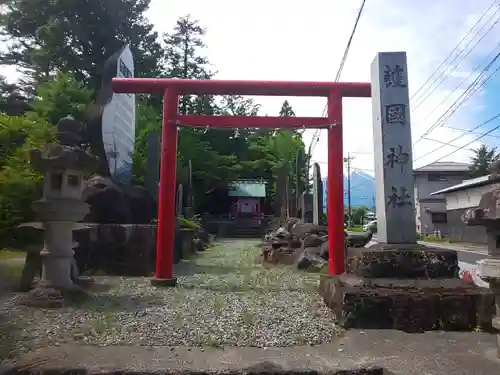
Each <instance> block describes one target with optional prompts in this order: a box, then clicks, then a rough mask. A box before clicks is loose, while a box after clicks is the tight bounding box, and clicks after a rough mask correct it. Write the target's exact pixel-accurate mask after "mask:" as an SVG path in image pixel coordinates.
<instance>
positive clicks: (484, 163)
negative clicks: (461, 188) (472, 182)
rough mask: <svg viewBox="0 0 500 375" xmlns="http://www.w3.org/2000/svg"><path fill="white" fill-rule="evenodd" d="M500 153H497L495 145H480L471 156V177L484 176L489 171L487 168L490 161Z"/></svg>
mask: <svg viewBox="0 0 500 375" xmlns="http://www.w3.org/2000/svg"><path fill="white" fill-rule="evenodd" d="M499 157H500V155H499V154H498V153H497V150H496V147H490V146H488V145H484V144H483V145H481V146H479V147H478V148H477V149H475V150H474V156H472V158H471V160H470V162H471V166H470V167H469V171H470V175H471V177H473V178H474V177H481V176H486V175H488V174H489V173H490V172H489V171H488V168H489V166H490V164H491V163H493V162H494V161H495V160H498V159H499Z"/></svg>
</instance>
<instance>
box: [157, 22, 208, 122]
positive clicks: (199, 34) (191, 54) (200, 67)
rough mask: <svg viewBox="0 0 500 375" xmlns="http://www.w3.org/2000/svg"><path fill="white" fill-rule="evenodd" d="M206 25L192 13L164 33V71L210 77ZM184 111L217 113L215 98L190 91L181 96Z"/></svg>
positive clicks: (171, 75) (165, 73) (167, 73)
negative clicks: (201, 23) (192, 15)
mask: <svg viewBox="0 0 500 375" xmlns="http://www.w3.org/2000/svg"><path fill="white" fill-rule="evenodd" d="M205 35H206V29H205V28H204V27H203V26H201V25H200V22H199V21H198V20H194V19H192V18H191V16H190V15H186V16H183V17H181V18H179V19H178V20H177V22H176V24H175V26H174V28H173V30H172V32H171V33H165V34H164V35H163V43H164V48H165V55H164V67H163V74H164V76H166V77H172V78H193V79H210V78H212V77H213V76H214V72H212V71H211V70H210V63H209V61H208V58H207V57H206V56H204V55H203V54H202V53H201V51H202V50H203V49H204V48H206V45H205V44H204V42H203V38H204V37H205ZM180 109H181V113H183V114H186V113H200V112H202V113H205V114H211V113H213V100H212V99H211V98H204V99H200V98H198V99H197V100H192V98H191V97H190V96H189V95H186V96H184V97H183V98H182V100H181V108H180Z"/></svg>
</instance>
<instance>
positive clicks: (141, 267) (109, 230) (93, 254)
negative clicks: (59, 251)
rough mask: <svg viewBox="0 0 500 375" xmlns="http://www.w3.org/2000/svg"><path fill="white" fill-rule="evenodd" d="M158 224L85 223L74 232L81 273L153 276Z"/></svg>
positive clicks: (76, 255)
mask: <svg viewBox="0 0 500 375" xmlns="http://www.w3.org/2000/svg"><path fill="white" fill-rule="evenodd" d="M156 234H157V226H156V225H152V224H151V225H135V224H85V228H82V229H79V230H75V231H74V232H73V237H74V240H75V241H76V242H77V246H76V248H75V259H76V261H77V264H78V268H79V270H80V272H82V273H84V272H95V271H104V272H106V273H107V274H110V275H122V276H150V275H151V273H152V272H153V271H154V269H155V260H156Z"/></svg>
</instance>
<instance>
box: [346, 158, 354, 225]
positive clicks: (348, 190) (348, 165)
mask: <svg viewBox="0 0 500 375" xmlns="http://www.w3.org/2000/svg"><path fill="white" fill-rule="evenodd" d="M352 159H354V157H353V156H351V153H350V152H348V153H347V157H346V158H344V163H347V217H348V218H349V219H348V225H349V226H350V225H351V223H352V210H351V160H352Z"/></svg>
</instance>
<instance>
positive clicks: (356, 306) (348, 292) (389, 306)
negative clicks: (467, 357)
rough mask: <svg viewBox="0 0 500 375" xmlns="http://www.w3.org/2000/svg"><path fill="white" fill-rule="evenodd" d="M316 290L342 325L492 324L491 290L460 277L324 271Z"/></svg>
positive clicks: (450, 327) (425, 327) (410, 328)
mask: <svg viewBox="0 0 500 375" xmlns="http://www.w3.org/2000/svg"><path fill="white" fill-rule="evenodd" d="M320 294H321V295H322V297H323V299H324V301H325V303H326V305H327V306H329V307H330V308H331V309H332V310H333V313H334V315H335V320H336V322H337V323H338V324H340V325H342V326H344V327H345V328H361V329H396V330H402V331H406V332H424V331H432V330H444V331H462V330H466V331H471V330H474V329H476V328H478V327H479V328H481V329H484V330H488V331H490V330H491V329H492V317H493V315H494V296H493V294H492V293H491V291H490V290H489V289H487V288H478V287H474V286H470V285H466V284H465V283H463V282H462V281H461V280H460V279H441V280H436V279H435V280H432V279H427V280H425V279H420V280H418V279H416V280H400V279H399V280H398V279H372V280H368V279H365V278H360V277H357V276H355V275H349V274H345V275H341V276H338V277H324V278H323V279H322V280H321V282H320Z"/></svg>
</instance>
